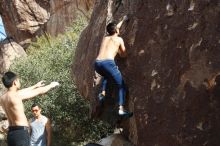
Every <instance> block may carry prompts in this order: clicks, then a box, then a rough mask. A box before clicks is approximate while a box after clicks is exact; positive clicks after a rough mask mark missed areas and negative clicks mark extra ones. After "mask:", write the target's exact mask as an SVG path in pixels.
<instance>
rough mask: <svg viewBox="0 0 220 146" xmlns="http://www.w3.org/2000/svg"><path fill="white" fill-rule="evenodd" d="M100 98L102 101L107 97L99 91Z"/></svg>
mask: <svg viewBox="0 0 220 146" xmlns="http://www.w3.org/2000/svg"><path fill="white" fill-rule="evenodd" d="M98 98H99V101H100V102H103V101H104V99H105V96H104V95H103V94H102V93H99V95H98Z"/></svg>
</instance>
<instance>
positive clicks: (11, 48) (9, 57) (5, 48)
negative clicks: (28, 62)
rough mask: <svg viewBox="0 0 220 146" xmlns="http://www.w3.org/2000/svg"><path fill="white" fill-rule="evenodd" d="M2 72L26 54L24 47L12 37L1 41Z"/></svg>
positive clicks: (0, 72)
mask: <svg viewBox="0 0 220 146" xmlns="http://www.w3.org/2000/svg"><path fill="white" fill-rule="evenodd" d="M0 49H1V50H0V74H3V73H4V72H5V71H6V70H8V69H9V67H10V65H11V64H12V63H13V61H14V60H15V59H17V58H20V57H24V56H26V52H25V51H24V49H23V48H22V47H21V46H20V45H19V44H17V43H16V42H15V41H13V40H12V39H5V40H4V41H2V42H0Z"/></svg>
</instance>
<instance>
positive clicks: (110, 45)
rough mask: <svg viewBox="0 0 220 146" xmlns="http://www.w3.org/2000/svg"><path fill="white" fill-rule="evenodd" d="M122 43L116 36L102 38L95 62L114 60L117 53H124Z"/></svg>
mask: <svg viewBox="0 0 220 146" xmlns="http://www.w3.org/2000/svg"><path fill="white" fill-rule="evenodd" d="M124 52H125V47H124V41H123V39H122V38H121V37H119V36H117V35H113V36H106V37H104V38H103V40H102V43H101V47H100V50H99V54H98V57H97V58H96V59H97V60H105V59H111V60H114V58H115V56H116V55H117V53H119V54H120V53H124Z"/></svg>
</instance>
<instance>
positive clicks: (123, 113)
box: [118, 110, 133, 118]
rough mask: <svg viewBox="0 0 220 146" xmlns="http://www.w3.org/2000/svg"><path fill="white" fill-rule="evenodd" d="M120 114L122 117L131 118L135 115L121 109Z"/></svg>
mask: <svg viewBox="0 0 220 146" xmlns="http://www.w3.org/2000/svg"><path fill="white" fill-rule="evenodd" d="M118 115H119V116H122V117H127V118H130V117H132V116H133V112H129V111H122V110H119V111H118Z"/></svg>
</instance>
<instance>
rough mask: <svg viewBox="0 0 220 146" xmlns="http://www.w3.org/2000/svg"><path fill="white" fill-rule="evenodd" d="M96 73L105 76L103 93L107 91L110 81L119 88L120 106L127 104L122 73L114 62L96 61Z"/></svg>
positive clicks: (107, 60) (108, 60)
mask: <svg viewBox="0 0 220 146" xmlns="http://www.w3.org/2000/svg"><path fill="white" fill-rule="evenodd" d="M95 71H96V72H97V73H98V74H100V75H101V76H103V80H102V85H101V92H102V91H106V87H107V82H108V81H109V80H112V81H114V83H115V84H116V86H117V88H118V97H119V105H124V104H125V91H126V90H125V85H124V81H123V79H122V75H121V72H120V71H119V70H118V67H117V66H116V64H115V61H114V60H110V59H106V60H96V61H95Z"/></svg>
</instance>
